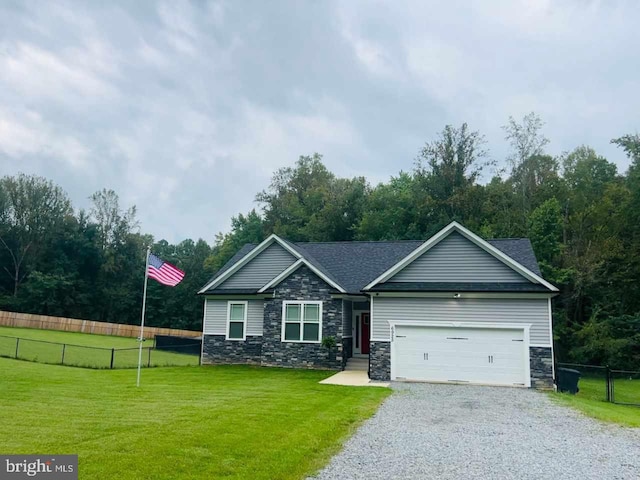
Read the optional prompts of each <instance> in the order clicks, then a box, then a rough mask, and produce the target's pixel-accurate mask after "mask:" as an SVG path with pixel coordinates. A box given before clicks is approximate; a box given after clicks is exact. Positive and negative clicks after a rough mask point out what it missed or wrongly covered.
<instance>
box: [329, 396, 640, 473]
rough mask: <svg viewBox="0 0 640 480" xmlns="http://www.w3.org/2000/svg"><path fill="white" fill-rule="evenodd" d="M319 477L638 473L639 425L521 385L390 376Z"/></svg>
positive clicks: (639, 471) (639, 463)
mask: <svg viewBox="0 0 640 480" xmlns="http://www.w3.org/2000/svg"><path fill="white" fill-rule="evenodd" d="M392 387H393V388H394V389H395V390H396V391H395V393H394V395H392V396H391V397H389V399H388V400H387V401H386V402H385V403H384V404H383V405H382V407H381V408H380V409H379V411H378V412H377V413H376V415H375V416H374V417H373V418H371V419H370V420H368V421H367V422H366V423H365V424H364V425H363V426H362V427H361V428H360V429H359V430H358V431H357V432H356V434H355V435H354V436H353V437H352V438H351V439H350V440H349V441H348V442H347V443H346V445H345V448H344V449H343V451H342V452H340V453H339V454H338V455H337V456H335V457H334V458H333V459H332V460H331V463H330V464H329V465H328V466H327V467H326V468H325V469H324V470H322V471H321V472H320V473H319V474H318V478H320V479H341V480H343V479H358V478H362V479H452V478H455V479H472V478H479V479H503V478H504V479H511V478H514V479H536V480H540V479H547V478H548V479H556V478H567V479H569V478H579V479H627V478H628V479H638V478H640V429H629V428H623V427H619V426H615V425H608V424H603V423H601V422H598V421H596V420H593V419H591V418H588V417H585V416H583V415H581V414H580V413H578V412H575V411H574V410H572V409H569V408H567V407H563V406H560V405H556V404H555V403H553V402H552V401H551V400H550V399H549V398H548V396H547V395H546V394H543V393H540V392H536V391H532V390H524V389H516V388H496V387H475V386H468V385H431V384H392Z"/></svg>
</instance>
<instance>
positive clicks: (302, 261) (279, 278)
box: [258, 257, 347, 293]
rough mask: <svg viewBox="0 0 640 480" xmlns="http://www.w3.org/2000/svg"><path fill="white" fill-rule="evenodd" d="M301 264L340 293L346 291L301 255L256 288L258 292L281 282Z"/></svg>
mask: <svg viewBox="0 0 640 480" xmlns="http://www.w3.org/2000/svg"><path fill="white" fill-rule="evenodd" d="M302 265H306V266H307V267H309V270H311V271H312V272H313V273H315V274H316V275H317V276H319V277H320V278H321V279H322V280H324V281H325V282H327V283H328V284H329V285H331V286H332V287H333V288H335V289H336V290H338V291H339V292H340V293H347V292H346V290H345V289H344V288H342V287H341V286H340V285H338V284H337V283H336V282H334V281H333V280H331V279H330V278H328V277H327V276H326V275H325V274H324V273H322V272H321V271H320V270H318V269H317V268H316V267H314V266H313V265H312V264H310V263H309V262H308V261H307V260H306V259H305V258H302V257H301V258H300V259H298V260H297V261H296V262H295V263H294V264H293V265H291V266H290V267H288V268H287V269H286V270H285V271H284V272H282V273H281V274H280V275H278V276H277V277H275V278H274V279H273V280H271V281H270V282H269V283H267V284H266V285H265V286H264V287H262V288H261V289H260V290H258V293H263V292H264V291H265V290H267V289H269V288H271V287H275V286H276V285H278V284H279V283H280V282H282V281H283V280H284V279H285V278H287V277H288V276H289V275H291V274H292V273H293V272H294V271H296V270H297V269H298V268H300V267H301V266H302Z"/></svg>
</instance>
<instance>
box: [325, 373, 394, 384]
mask: <svg viewBox="0 0 640 480" xmlns="http://www.w3.org/2000/svg"><path fill="white" fill-rule="evenodd" d="M320 383H322V384H325V385H346V386H350V387H388V386H389V384H388V383H385V382H372V381H371V380H369V375H367V372H366V371H361V370H345V371H344V372H338V373H336V374H335V375H332V376H331V377H329V378H325V379H324V380H321V381H320Z"/></svg>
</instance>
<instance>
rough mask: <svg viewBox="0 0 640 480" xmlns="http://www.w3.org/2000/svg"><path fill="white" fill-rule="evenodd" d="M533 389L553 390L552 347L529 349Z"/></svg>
mask: <svg viewBox="0 0 640 480" xmlns="http://www.w3.org/2000/svg"><path fill="white" fill-rule="evenodd" d="M529 365H530V368H531V388H538V389H552V388H553V354H552V351H551V347H529Z"/></svg>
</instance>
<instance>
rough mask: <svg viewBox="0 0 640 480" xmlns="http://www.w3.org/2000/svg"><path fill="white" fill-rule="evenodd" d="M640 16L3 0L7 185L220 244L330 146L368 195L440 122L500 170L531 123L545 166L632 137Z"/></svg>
mask: <svg viewBox="0 0 640 480" xmlns="http://www.w3.org/2000/svg"><path fill="white" fill-rule="evenodd" d="M638 25H640V2H638V1H637V0H629V1H614V0H607V1H601V2H597V1H593V2H590V1H587V0H576V1H570V0H566V1H543V0H529V1H516V0H504V1H496V0H485V1H468V0H464V1H451V0H449V1H447V2H443V1H433V2H427V1H416V2H397V1H389V2H371V1H368V2H356V1H351V0H350V1H340V2H331V1H322V0H318V1H290V2H286V1H269V2H264V1H256V2H249V1H242V0H234V1H230V2H204V1H199V2H194V3H188V2H178V1H174V0H171V1H167V2H158V3H153V2H151V1H144V2H142V1H134V0H131V1H128V2H112V1H109V2H98V1H85V2H71V3H64V2H58V1H47V2H45V1H34V2H24V1H19V2H15V3H14V2H11V1H7V0H0V175H7V174H15V173H17V172H24V173H28V174H39V175H43V176H45V177H47V178H50V179H52V180H53V181H55V182H56V183H58V184H59V185H60V186H62V187H63V188H64V189H65V190H66V191H67V192H68V193H69V195H70V197H71V199H72V201H73V203H74V205H75V206H76V207H85V208H86V207H87V206H88V200H87V197H89V195H91V194H92V193H93V192H94V191H96V190H99V189H101V188H105V187H106V188H112V189H114V190H116V191H117V192H118V194H119V195H120V197H121V200H122V202H123V205H125V206H129V205H132V204H135V205H137V207H138V211H139V218H140V220H141V227H142V231H143V232H148V233H152V234H153V235H154V236H155V237H156V238H157V239H159V238H166V239H168V240H169V241H179V240H182V239H184V238H187V237H191V238H194V239H195V238H199V237H202V238H204V239H206V240H207V241H209V242H211V241H212V240H213V236H214V234H215V233H216V232H218V231H221V230H222V231H227V230H228V229H229V220H230V217H231V216H232V215H235V214H237V213H244V212H247V211H249V210H250V209H251V208H253V207H254V206H256V205H255V204H254V202H253V199H254V196H255V193H256V192H258V191H259V190H262V189H263V188H265V187H266V186H267V185H268V183H269V179H270V176H271V174H272V173H273V171H274V170H275V169H277V168H279V167H282V166H288V165H292V164H293V163H294V162H295V161H296V160H297V158H298V156H299V155H307V154H312V153H313V152H319V153H322V154H323V155H324V160H325V162H326V165H327V166H328V167H329V168H330V169H331V170H332V171H334V172H335V173H336V174H338V175H341V176H354V175H364V176H366V177H367V178H369V179H370V181H371V182H372V183H377V182H379V181H386V180H387V179H388V178H389V177H390V176H391V175H395V174H397V173H398V172H399V171H400V170H401V169H404V170H409V169H411V167H412V164H413V159H414V158H415V156H416V154H417V152H418V151H419V149H420V147H421V146H422V144H423V143H424V142H425V141H427V140H429V139H432V138H434V136H435V134H436V133H437V132H438V131H440V130H441V129H442V128H443V127H444V125H445V124H448V123H451V124H455V125H459V124H460V123H462V122H465V121H466V122H468V123H469V125H470V127H471V128H472V129H475V130H480V131H481V132H482V133H484V134H485V135H486V137H487V140H488V142H489V143H488V146H489V149H490V153H491V155H492V158H494V159H495V160H497V161H499V162H500V161H504V157H505V156H506V155H507V153H508V147H507V145H506V142H505V141H504V139H503V137H504V134H503V132H502V130H501V129H500V126H501V125H504V124H505V123H506V122H507V119H508V117H509V115H512V116H514V117H516V118H521V117H522V116H523V115H524V114H526V113H527V112H530V111H535V112H537V113H538V114H539V115H540V116H541V117H542V118H543V119H544V120H545V121H546V126H545V133H546V135H547V136H548V137H549V139H550V140H551V143H550V145H549V147H548V150H549V152H550V153H552V154H559V153H561V152H562V151H566V150H569V149H572V148H574V147H576V146H578V145H580V144H588V145H591V146H593V147H594V148H595V149H596V150H597V151H598V152H599V153H601V154H603V155H605V156H607V158H609V160H611V161H614V162H616V163H617V164H618V165H619V167H620V171H625V170H626V168H627V166H628V161H627V160H626V158H625V157H624V155H623V153H622V152H621V151H620V150H618V149H616V148H615V147H613V146H612V145H610V144H609V140H610V139H611V138H613V137H617V136H620V135H622V134H625V133H634V132H636V131H638V123H639V118H640V116H639V112H640V95H639V92H640V88H639V82H640V61H639V57H638V55H639V53H638V52H639V50H638V48H639V47H640V28H638Z"/></svg>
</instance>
